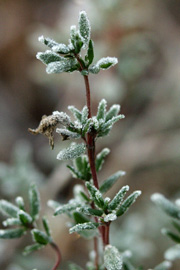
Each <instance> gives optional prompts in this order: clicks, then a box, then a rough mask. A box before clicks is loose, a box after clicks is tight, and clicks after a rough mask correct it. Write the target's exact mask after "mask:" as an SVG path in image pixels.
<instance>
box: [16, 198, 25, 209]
mask: <svg viewBox="0 0 180 270" xmlns="http://www.w3.org/2000/svg"><path fill="white" fill-rule="evenodd" d="M15 201H16V204H17V205H18V207H19V209H21V210H24V207H25V205H24V199H23V198H22V197H20V196H18V197H17V198H16V200H15Z"/></svg>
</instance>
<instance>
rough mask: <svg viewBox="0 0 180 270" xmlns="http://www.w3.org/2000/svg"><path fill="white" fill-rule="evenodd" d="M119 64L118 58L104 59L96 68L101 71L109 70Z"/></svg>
mask: <svg viewBox="0 0 180 270" xmlns="http://www.w3.org/2000/svg"><path fill="white" fill-rule="evenodd" d="M117 63H118V60H117V58H116V57H104V58H101V59H100V60H99V61H98V62H97V63H96V66H98V67H99V68H100V69H108V68H110V67H112V66H114V65H116V64H117Z"/></svg>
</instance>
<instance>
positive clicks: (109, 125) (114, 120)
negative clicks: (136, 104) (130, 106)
mask: <svg viewBox="0 0 180 270" xmlns="http://www.w3.org/2000/svg"><path fill="white" fill-rule="evenodd" d="M124 118H125V116H124V114H119V115H117V116H114V117H113V118H111V119H110V120H108V121H107V122H106V123H105V124H104V125H103V129H104V130H105V129H107V128H109V127H111V126H112V125H113V124H114V123H116V122H117V121H119V120H121V119H124Z"/></svg>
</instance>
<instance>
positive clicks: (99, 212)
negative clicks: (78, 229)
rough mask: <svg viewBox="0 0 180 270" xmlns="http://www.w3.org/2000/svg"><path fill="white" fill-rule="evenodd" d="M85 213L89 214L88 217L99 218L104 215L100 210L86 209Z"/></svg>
mask: <svg viewBox="0 0 180 270" xmlns="http://www.w3.org/2000/svg"><path fill="white" fill-rule="evenodd" d="M87 211H88V212H89V215H92V216H98V217H101V216H102V214H103V213H104V212H103V211H102V210H100V209H93V208H88V209H87Z"/></svg>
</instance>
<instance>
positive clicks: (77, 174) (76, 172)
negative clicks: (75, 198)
mask: <svg viewBox="0 0 180 270" xmlns="http://www.w3.org/2000/svg"><path fill="white" fill-rule="evenodd" d="M67 168H68V169H69V170H70V172H71V174H72V177H74V178H78V179H81V178H82V175H81V174H80V173H79V172H78V171H77V170H75V168H74V167H72V166H70V165H67Z"/></svg>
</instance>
